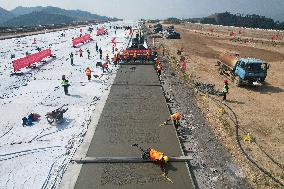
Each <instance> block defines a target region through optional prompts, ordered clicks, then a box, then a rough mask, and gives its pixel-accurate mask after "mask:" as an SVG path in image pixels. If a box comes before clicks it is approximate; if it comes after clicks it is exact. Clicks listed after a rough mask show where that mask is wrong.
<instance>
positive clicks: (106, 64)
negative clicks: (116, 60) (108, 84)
mask: <svg viewBox="0 0 284 189" xmlns="http://www.w3.org/2000/svg"><path fill="white" fill-rule="evenodd" d="M105 70H106V71H107V72H110V70H109V68H108V62H105V63H104V64H103V72H104V73H105Z"/></svg>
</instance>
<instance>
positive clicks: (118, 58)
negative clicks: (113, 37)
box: [117, 52, 121, 63]
mask: <svg viewBox="0 0 284 189" xmlns="http://www.w3.org/2000/svg"><path fill="white" fill-rule="evenodd" d="M120 60H121V55H120V52H118V53H117V63H119V62H120Z"/></svg>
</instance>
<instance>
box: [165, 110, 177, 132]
mask: <svg viewBox="0 0 284 189" xmlns="http://www.w3.org/2000/svg"><path fill="white" fill-rule="evenodd" d="M180 119H181V114H180V113H179V112H176V113H174V114H172V115H171V116H170V117H169V119H168V120H167V121H165V122H164V125H166V124H168V122H169V121H170V120H172V121H173V122H174V126H175V128H176V129H177V128H178V127H179V126H180Z"/></svg>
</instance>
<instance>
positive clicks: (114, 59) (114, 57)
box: [113, 53, 117, 67]
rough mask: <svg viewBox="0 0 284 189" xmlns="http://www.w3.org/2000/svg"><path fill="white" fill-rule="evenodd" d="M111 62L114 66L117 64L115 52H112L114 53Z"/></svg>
mask: <svg viewBox="0 0 284 189" xmlns="http://www.w3.org/2000/svg"><path fill="white" fill-rule="evenodd" d="M113 64H114V66H115V67H116V65H117V56H116V54H115V53H114V55H113Z"/></svg>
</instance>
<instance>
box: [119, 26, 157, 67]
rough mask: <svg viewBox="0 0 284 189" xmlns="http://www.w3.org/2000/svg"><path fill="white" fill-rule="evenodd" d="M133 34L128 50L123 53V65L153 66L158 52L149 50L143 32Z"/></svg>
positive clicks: (136, 31)
mask: <svg viewBox="0 0 284 189" xmlns="http://www.w3.org/2000/svg"><path fill="white" fill-rule="evenodd" d="M133 33H135V34H132V37H131V39H130V44H129V45H128V48H126V49H125V50H124V51H123V55H122V56H123V60H124V62H123V64H153V63H154V59H155V58H156V56H157V50H156V49H149V48H148V46H147V43H146V42H145V38H144V35H143V33H142V31H141V30H134V32H133ZM133 36H135V37H134V38H133Z"/></svg>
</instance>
